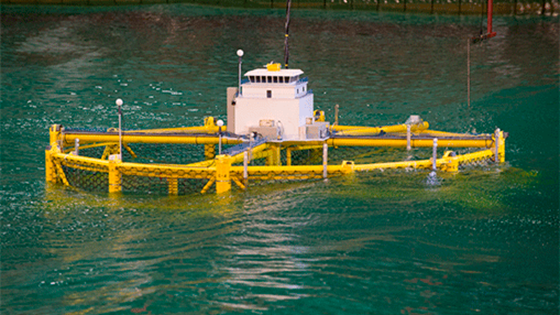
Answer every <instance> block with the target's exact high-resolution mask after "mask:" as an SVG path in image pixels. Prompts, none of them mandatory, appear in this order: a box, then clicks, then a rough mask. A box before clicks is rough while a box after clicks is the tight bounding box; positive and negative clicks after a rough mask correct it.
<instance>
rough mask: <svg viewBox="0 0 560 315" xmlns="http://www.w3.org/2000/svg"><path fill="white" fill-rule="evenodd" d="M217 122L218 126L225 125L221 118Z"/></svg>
mask: <svg viewBox="0 0 560 315" xmlns="http://www.w3.org/2000/svg"><path fill="white" fill-rule="evenodd" d="M216 124H217V125H218V127H221V126H223V125H224V121H223V120H221V119H220V120H218V121H217V122H216Z"/></svg>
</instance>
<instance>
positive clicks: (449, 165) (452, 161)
mask: <svg viewBox="0 0 560 315" xmlns="http://www.w3.org/2000/svg"><path fill="white" fill-rule="evenodd" d="M454 154H455V153H454V152H453V151H445V153H444V154H443V157H442V160H443V161H444V162H443V163H442V164H441V165H440V169H441V170H442V171H445V172H458V171H459V160H458V159H457V158H456V157H455V155H454Z"/></svg>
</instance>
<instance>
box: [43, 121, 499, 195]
mask: <svg viewBox="0 0 560 315" xmlns="http://www.w3.org/2000/svg"><path fill="white" fill-rule="evenodd" d="M403 126H404V127H403ZM331 128H332V130H336V131H339V132H341V133H342V132H343V133H344V134H345V135H347V136H351V135H364V134H370V133H379V132H380V131H381V130H383V131H385V132H403V129H404V131H406V125H395V126H385V127H356V126H338V125H335V126H332V127H331ZM427 128H428V123H422V124H420V125H417V126H415V128H414V129H413V130H414V132H415V135H418V134H429V135H431V136H434V135H436V136H440V137H448V139H439V140H438V145H439V146H440V147H474V148H482V149H483V150H480V151H477V152H473V153H468V154H463V155H457V156H452V154H450V153H451V152H450V151H447V152H445V154H444V155H443V156H442V157H441V158H439V159H436V167H437V168H438V169H440V170H443V171H447V172H456V171H457V170H458V166H459V165H461V164H465V163H471V162H474V161H478V160H488V159H495V157H496V156H497V157H498V159H499V160H498V161H497V162H500V163H503V162H504V161H505V137H504V133H503V132H501V131H500V132H499V133H498V141H499V143H498V146H496V142H495V141H496V139H495V135H492V136H491V137H489V135H483V137H476V136H472V135H464V134H454V133H447V132H439V131H432V130H427ZM179 131H180V132H184V131H196V132H197V133H200V132H204V133H208V136H200V135H188V134H181V135H178V134H177V132H179ZM155 132H160V133H161V134H162V135H158V136H154V135H153V133H155ZM215 132H217V127H216V126H215V123H214V120H213V119H207V120H206V121H205V126H203V127H188V128H173V129H154V130H142V131H136V132H134V135H132V134H130V132H124V133H123V146H124V147H125V148H126V149H127V150H128V151H129V152H130V153H131V154H134V152H132V150H131V149H130V147H128V145H126V144H127V143H167V144H170V143H171V144H173V143H182V144H185V143H191V144H204V145H205V147H204V150H205V157H206V158H207V159H208V160H206V161H201V162H197V163H192V164H188V165H170V164H141V163H130V162H123V161H121V160H120V159H119V155H118V153H119V152H118V145H117V144H118V140H119V139H118V135H116V134H109V135H107V134H84V133H72V132H64V130H63V128H62V127H61V126H59V125H53V126H52V127H51V128H50V148H48V149H47V150H46V151H45V166H46V180H47V182H51V183H62V184H64V185H66V186H70V183H69V182H68V180H67V178H66V175H65V173H64V170H63V168H62V166H65V167H67V168H73V169H79V170H85V171H91V172H101V173H108V175H109V180H108V191H109V192H110V193H119V192H121V191H122V180H123V175H134V176H142V177H159V178H165V179H166V180H167V183H168V190H169V194H170V195H177V194H178V179H180V178H190V179H201V180H207V183H206V185H205V186H204V188H203V189H202V190H201V193H205V192H207V191H208V190H209V189H210V188H211V187H212V186H213V185H215V187H216V192H217V193H219V194H220V193H224V192H227V191H230V190H231V187H232V185H231V183H232V182H234V183H235V184H236V185H237V186H238V187H240V188H241V189H245V188H246V186H247V181H244V179H245V178H244V173H245V172H246V174H247V179H251V180H304V179H316V178H322V177H323V176H324V171H325V167H326V174H327V175H328V176H337V175H344V174H348V173H352V172H364V171H370V170H376V169H396V168H432V166H433V161H432V159H429V160H421V161H402V162H390V163H373V164H354V162H352V161H344V162H343V163H342V164H341V165H300V166H294V165H291V164H292V161H291V153H292V152H293V151H296V150H310V149H321V148H322V146H323V145H324V144H325V143H326V144H327V145H328V146H329V147H344V146H367V147H384V146H391V147H406V146H407V140H406V139H371V138H369V139H367V138H359V137H355V138H352V137H340V138H330V139H327V140H325V141H306V142H300V141H289V142H282V143H270V142H269V143H264V144H261V145H258V146H255V147H253V148H251V149H249V150H247V153H248V156H249V160H254V159H265V161H266V166H247V167H246V168H244V167H243V166H236V165H237V164H239V163H241V162H243V161H244V152H242V153H238V154H236V155H233V156H228V155H218V156H215V147H214V145H215V144H216V143H218V141H219V140H218V137H217V136H216V135H215V134H212V133H215ZM127 133H128V134H127ZM142 133H145V134H144V135H143V134H142ZM457 136H463V138H462V139H449V138H452V137H457ZM468 137H472V139H465V138H468ZM75 139H79V140H80V144H84V145H83V146H82V147H81V149H85V148H91V147H99V146H105V152H104V154H103V156H102V157H101V158H99V159H96V158H89V157H84V156H78V155H74V152H73V151H71V150H64V147H63V145H64V144H71V143H74V141H75ZM240 142H241V140H238V139H228V138H224V139H223V143H224V144H237V143H240ZM410 144H411V146H412V147H432V145H433V140H431V139H421V140H419V139H413V140H411V143H410ZM496 148H497V150H498V152H497V153H498V154H496V152H495V151H496ZM281 150H286V156H287V162H286V165H282V164H281V161H280V152H281ZM133 156H134V155H133Z"/></svg>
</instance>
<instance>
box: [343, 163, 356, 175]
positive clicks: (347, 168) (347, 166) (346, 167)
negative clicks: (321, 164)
mask: <svg viewBox="0 0 560 315" xmlns="http://www.w3.org/2000/svg"><path fill="white" fill-rule="evenodd" d="M340 170H341V171H342V173H344V174H349V173H353V172H354V162H353V161H342V167H341V168H340Z"/></svg>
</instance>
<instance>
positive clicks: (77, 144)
mask: <svg viewBox="0 0 560 315" xmlns="http://www.w3.org/2000/svg"><path fill="white" fill-rule="evenodd" d="M74 155H80V139H78V138H76V140H74Z"/></svg>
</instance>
